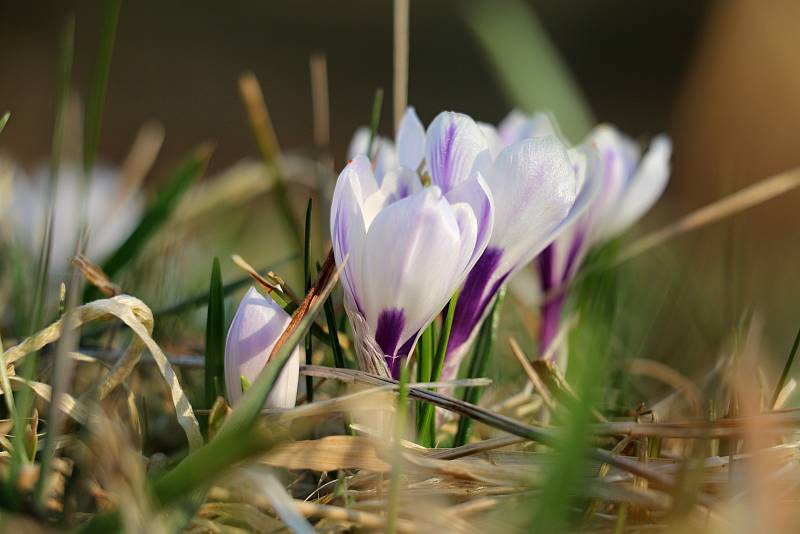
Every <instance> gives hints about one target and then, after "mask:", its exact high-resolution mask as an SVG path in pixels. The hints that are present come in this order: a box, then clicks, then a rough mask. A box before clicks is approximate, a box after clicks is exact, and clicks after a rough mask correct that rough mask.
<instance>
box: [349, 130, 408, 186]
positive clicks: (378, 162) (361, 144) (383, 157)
mask: <svg viewBox="0 0 800 534" xmlns="http://www.w3.org/2000/svg"><path fill="white" fill-rule="evenodd" d="M369 138H370V130H369V128H367V127H366V126H361V127H360V128H358V129H357V130H356V133H355V134H353V139H351V140H350V145H349V146H348V147H347V159H348V160H353V159H355V158H356V156H368V154H367V148H368V147H369ZM371 159H373V161H374V162H375V170H374V175H375V179H376V180H377V182H378V183H379V184H380V183H381V181H383V177H384V175H385V174H386V173H387V172H388V171H390V170H392V169H394V168H395V166H396V165H397V157H396V155H395V150H394V144H392V142H391V141H389V140H388V139H386V138H385V137H382V136H380V135H378V136H376V137H375V140H374V141H373V142H372V158H371Z"/></svg>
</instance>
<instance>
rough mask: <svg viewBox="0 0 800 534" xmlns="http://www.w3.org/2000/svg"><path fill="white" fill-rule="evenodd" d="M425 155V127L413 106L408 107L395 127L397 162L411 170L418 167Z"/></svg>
mask: <svg viewBox="0 0 800 534" xmlns="http://www.w3.org/2000/svg"><path fill="white" fill-rule="evenodd" d="M424 157H425V127H424V126H423V125H422V122H421V121H420V120H419V117H417V113H416V111H414V108H413V107H408V108H407V109H406V112H405V114H404V115H403V119H402V120H401V121H400V127H399V128H398V129H397V162H398V164H400V165H401V166H403V167H405V168H406V169H409V170H411V171H416V170H418V169H419V166H420V164H421V163H422V158H424Z"/></svg>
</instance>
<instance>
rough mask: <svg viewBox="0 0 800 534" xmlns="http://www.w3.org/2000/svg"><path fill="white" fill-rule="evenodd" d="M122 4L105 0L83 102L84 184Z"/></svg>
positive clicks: (92, 158) (92, 156) (97, 132)
mask: <svg viewBox="0 0 800 534" xmlns="http://www.w3.org/2000/svg"><path fill="white" fill-rule="evenodd" d="M120 7H121V0H107V1H106V5H105V12H104V14H103V27H102V29H101V31H100V45H99V47H98V49H97V58H96V60H95V64H94V71H93V74H92V82H91V86H90V88H89V97H88V99H87V101H86V129H85V132H84V139H83V172H84V179H85V180H87V179H88V177H89V176H90V174H91V171H92V167H94V162H95V159H96V157H97V145H98V142H99V141H100V126H101V124H102V122H103V108H104V107H105V101H106V90H107V88H108V75H109V73H110V72H111V56H112V55H113V53H114V37H115V35H116V33H117V23H118V22H119V10H120Z"/></svg>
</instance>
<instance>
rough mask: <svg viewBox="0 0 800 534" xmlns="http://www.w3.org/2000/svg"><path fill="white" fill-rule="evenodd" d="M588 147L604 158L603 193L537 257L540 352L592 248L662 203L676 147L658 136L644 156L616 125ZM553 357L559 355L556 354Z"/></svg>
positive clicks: (602, 129)
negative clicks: (654, 205)
mask: <svg viewBox="0 0 800 534" xmlns="http://www.w3.org/2000/svg"><path fill="white" fill-rule="evenodd" d="M585 144H586V145H590V146H592V147H594V148H595V149H596V151H597V154H598V156H599V158H600V162H599V166H598V167H597V171H596V174H597V176H598V182H599V189H598V192H597V194H596V195H595V197H594V198H593V200H592V201H591V203H590V205H589V208H588V209H587V210H586V212H585V213H584V214H583V215H582V216H581V217H578V218H577V219H576V220H575V221H574V222H573V223H572V224H570V225H569V226H568V227H567V228H565V230H564V231H563V232H562V233H561V234H559V236H558V238H557V239H556V240H555V241H554V242H553V243H552V244H551V245H550V246H549V247H547V248H546V249H545V250H543V251H542V253H541V255H540V256H539V257H538V259H537V267H538V270H539V277H540V282H541V288H542V292H543V293H544V295H545V297H544V301H543V303H542V305H541V327H540V349H541V351H542V353H544V352H546V351H547V349H548V348H549V346H550V344H551V343H552V342H553V339H554V337H555V336H556V334H557V332H558V329H559V325H560V321H561V315H562V312H563V308H564V303H565V300H566V297H567V292H566V289H565V288H566V286H567V284H569V282H570V281H572V279H573V278H574V277H575V275H576V274H577V272H578V269H579V268H580V265H581V262H582V261H583V260H584V258H585V257H586V254H587V253H588V251H589V250H590V249H591V248H592V247H596V246H599V245H602V244H603V243H605V242H607V241H609V240H611V239H614V238H615V237H617V236H619V235H620V234H622V233H623V232H624V231H625V230H627V229H628V228H629V227H630V226H632V225H633V224H634V223H635V222H636V221H638V220H639V219H640V218H641V217H642V216H643V215H644V214H645V213H646V212H647V211H648V210H649V209H650V208H651V207H652V206H653V204H655V202H656V201H657V200H658V198H659V197H660V196H661V194H662V193H663V191H664V188H665V187H666V184H667V181H668V180H669V173H670V164H669V160H670V155H671V152H672V145H671V142H670V140H669V138H668V137H666V136H664V135H659V136H657V137H655V138H654V139H653V140H652V142H651V143H650V147H649V149H648V150H647V152H645V154H644V155H641V153H640V150H639V146H638V145H637V144H636V143H634V142H633V141H632V140H631V139H629V138H628V137H626V136H624V135H623V134H621V133H620V132H618V131H617V130H616V129H614V128H613V127H611V126H605V125H602V126H598V127H597V128H595V129H594V130H593V131H592V132H591V133H590V135H589V137H588V139H587V140H586V142H585ZM552 354H553V358H554V359H555V358H556V357H557V356H558V353H557V352H552Z"/></svg>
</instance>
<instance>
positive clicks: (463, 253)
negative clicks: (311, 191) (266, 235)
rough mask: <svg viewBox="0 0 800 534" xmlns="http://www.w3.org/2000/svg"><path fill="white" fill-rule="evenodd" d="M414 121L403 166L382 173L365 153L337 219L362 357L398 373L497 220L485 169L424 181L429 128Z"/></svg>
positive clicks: (403, 145) (373, 367) (401, 141)
mask: <svg viewBox="0 0 800 534" xmlns="http://www.w3.org/2000/svg"><path fill="white" fill-rule="evenodd" d="M406 121H409V122H408V124H407V126H408V128H404V127H403V126H401V128H400V129H399V132H398V149H397V154H398V156H399V157H398V160H399V162H400V165H397V166H396V167H395V168H394V169H393V170H388V171H387V172H386V173H385V174H384V175H383V177H382V178H381V180H379V179H378V178H377V177H376V175H375V172H373V168H372V165H371V164H370V161H369V159H367V158H366V157H365V156H364V155H358V156H356V157H355V158H354V159H353V160H352V161H351V162H350V163H349V164H348V165H347V166H346V167H345V168H344V170H343V171H342V172H341V174H340V175H339V178H338V179H337V182H336V188H335V190H334V194H333V203H332V207H331V220H330V222H331V241H332V243H333V252H334V256H335V258H336V263H337V265H339V266H343V271H342V273H341V278H340V279H341V283H342V287H343V289H344V296H345V299H344V302H345V309H346V311H347V314H348V317H349V318H350V322H351V324H352V326H353V330H354V333H355V338H356V340H355V345H356V355H357V357H358V360H359V365H360V367H361V368H362V370H365V371H367V372H372V373H377V374H381V375H383V376H389V375H391V376H395V377H396V376H398V374H399V372H400V369H401V365H402V363H403V361H404V360H405V359H406V357H407V356H408V355H409V354H410V353H411V351H412V350H413V348H414V345H415V343H416V341H417V339H418V337H419V335H420V333H421V331H422V329H423V328H425V327H426V326H427V325H428V324H429V323H430V322H431V321H432V320H433V319H434V317H436V315H437V314H438V313H439V312H440V311H441V310H442V308H443V307H444V306H445V304H446V303H447V301H448V300H449V299H450V297H451V296H452V295H453V293H454V292H455V290H456V289H457V288H458V287H459V286H460V285H461V284H462V283H463V281H464V278H465V277H466V275H467V273H468V272H469V271H470V269H471V268H472V266H473V265H474V264H475V262H476V261H477V260H478V258H479V257H480V255H481V254H482V253H483V251H484V249H485V248H486V244H487V242H488V237H489V235H490V233H491V221H492V200H491V196H490V194H489V192H488V190H487V188H486V186H485V184H484V182H483V180H482V179H481V178H480V176H478V175H477V174H472V175H471V178H470V179H469V180H466V179H465V180H463V181H464V184H463V186H462V187H448V188H447V189H446V190H445V189H444V188H442V187H440V186H439V185H433V186H430V187H424V188H423V186H422V183H421V181H420V178H419V176H418V174H417V172H416V170H417V169H418V168H420V167H421V163H422V155H421V150H420V147H421V146H422V144H421V138H420V136H421V131H422V128H421V125H419V124H418V122H419V120H418V119H416V115H414V114H413V110H411V111H410V113H407V114H406V119H405V120H404V123H405V122H406ZM418 126H419V127H418ZM429 166H430V160H429ZM460 170H461V171H463V172H464V173H471V172H472V169H471V168H464V169H460ZM465 178H467V176H465ZM345 261H346V263H344V262H345Z"/></svg>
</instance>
